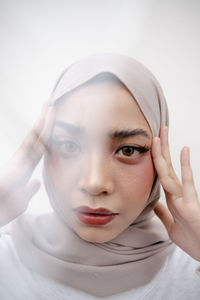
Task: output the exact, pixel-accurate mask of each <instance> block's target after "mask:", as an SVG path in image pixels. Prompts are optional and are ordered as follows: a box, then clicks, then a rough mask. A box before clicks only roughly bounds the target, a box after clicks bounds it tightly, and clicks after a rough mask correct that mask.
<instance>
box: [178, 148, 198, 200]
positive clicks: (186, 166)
mask: <svg viewBox="0 0 200 300" xmlns="http://www.w3.org/2000/svg"><path fill="white" fill-rule="evenodd" d="M180 160H181V176H182V184H183V196H184V197H183V199H184V201H185V202H186V201H187V202H191V201H193V199H195V198H196V200H197V192H196V189H195V185H194V179H193V173H192V168H191V165H190V151H189V148H188V147H184V148H183V149H182V151H181V157H180Z"/></svg>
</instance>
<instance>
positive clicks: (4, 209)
mask: <svg viewBox="0 0 200 300" xmlns="http://www.w3.org/2000/svg"><path fill="white" fill-rule="evenodd" d="M132 105H133V102H132ZM55 117H56V112H55V109H54V108H53V107H52V106H51V105H49V104H48V103H47V104H45V105H44V108H43V111H42V113H41V115H40V116H39V119H38V121H37V122H36V124H35V126H34V127H33V128H32V130H31V131H30V133H29V134H28V135H27V137H26V138H25V140H24V142H23V143H22V145H21V146H20V147H19V149H18V150H17V151H16V153H15V154H14V156H13V157H12V158H11V160H10V161H9V162H8V163H7V164H6V165H5V167H4V168H2V169H1V172H0V226H3V225H5V224H7V223H8V222H10V221H12V220H13V219H15V218H16V217H17V216H19V215H21V214H23V213H24V211H25V210H26V208H27V206H28V203H29V201H30V199H31V198H32V196H33V195H34V194H35V193H36V192H37V190H38V189H39V183H38V182H37V181H35V180H32V179H31V175H32V172H33V171H34V169H35V167H36V166H37V164H38V162H39V161H40V159H41V157H42V155H43V154H44V153H45V154H46V156H52V155H54V154H53V153H52V150H50V149H49V147H48V144H49V141H50V140H51V139H50V138H51V133H52V129H53V126H54V124H55ZM90 117H91V116H90ZM83 120H84V119H83ZM92 125H93V124H92ZM101 125H103V126H104V122H102V123H101ZM96 145H98V143H97V144H96ZM97 150H98V151H99V149H98V148H97ZM98 151H97V152H96V151H95V153H98ZM151 151H152V158H153V164H154V167H155V170H156V172H157V174H158V178H159V180H160V183H161V185H162V187H163V189H164V191H165V195H166V205H163V204H161V203H159V202H158V204H157V206H156V208H155V213H156V214H157V215H158V217H160V219H161V220H162V222H163V224H164V225H165V227H166V229H167V231H168V234H169V237H170V238H171V239H172V240H173V242H174V243H176V244H177V245H178V246H179V247H181V248H182V249H183V250H184V251H185V252H187V253H188V254H189V255H190V256H191V257H193V258H195V259H196V260H199V261H200V251H199V250H200V230H199V229H200V204H199V201H198V196H197V192H196V189H195V185H194V180H193V175H192V169H191V166H190V155H189V148H188V147H184V148H183V149H182V151H181V155H180V163H181V181H180V180H179V179H178V178H177V176H176V173H175V171H174V169H173V166H172V163H171V158H170V150H169V144H168V128H167V127H163V128H162V129H161V132H160V136H159V137H153V139H152V150H151ZM106 153H107V154H108V153H110V152H109V151H107V152H106ZM145 155H146V154H145ZM147 156H148V155H147ZM92 157H93V156H92ZM92 157H91V156H90V157H88V160H90V164H89V166H90V168H89V169H88V172H89V174H94V175H95V176H93V178H99V177H97V175H98V174H101V172H102V170H103V168H104V167H105V166H107V165H106V164H104V165H101V164H100V163H99V162H98V160H94V159H92V160H91V158H92ZM100 157H101V156H100ZM114 157H115V158H114ZM52 158H53V157H52ZM99 159H100V158H99ZM86 161H87V160H86ZM111 161H112V162H113V163H112V164H111V165H110V164H109V170H112V167H113V165H115V163H116V164H117V165H119V164H120V163H121V162H120V161H118V159H117V158H116V156H112V159H111ZM92 162H93V163H94V162H96V163H97V162H98V164H97V166H98V168H97V169H96V171H95V172H94V171H93V172H94V173H91V170H92V169H93V170H94V168H92V165H93V163H92ZM51 164H52V165H53V160H52V163H51ZM149 164H150V170H152V161H151V162H150V161H149ZM123 165H124V168H125V169H129V168H130V169H131V168H132V167H133V168H135V166H132V165H126V164H123ZM83 166H84V165H83ZM83 166H82V168H81V172H83V170H84V168H83ZM49 168H50V167H49ZM49 171H50V170H49ZM100 171H101V172H100ZM150 173H151V176H152V172H150ZM126 174H127V173H126ZM118 175H119V176H120V174H118ZM129 175H130V174H129ZM141 176H142V175H141ZM151 176H150V177H151ZM85 178H86V179H87V180H86V181H84V180H83V177H82V181H79V187H80V189H82V192H84V194H85V197H87V199H90V202H89V203H88V204H91V205H92V204H93V205H96V204H95V203H96V202H95V200H98V199H99V198H98V196H97V197H95V198H94V197H93V198H88V191H87V189H86V186H87V184H86V183H88V182H90V186H93V188H94V187H96V186H101V184H102V182H103V180H102V177H101V176H100V179H101V180H100V182H101V184H99V183H98V181H97V180H94V181H93V184H91V181H90V180H89V178H91V177H88V176H86V177H85ZM105 178H110V171H109V172H107V174H106V177H105ZM111 179H112V177H111ZM122 180H123V181H124V180H125V179H124V178H123V179H122ZM126 180H128V181H129V177H126ZM123 181H122V183H123ZM95 182H96V183H95ZM108 182H112V181H108ZM94 183H95V184H94ZM65 184H67V185H68V183H66V182H65ZM147 186H148V185H147ZM147 186H146V194H145V193H144V194H143V195H142V196H143V198H142V199H143V201H142V204H141V203H138V205H139V208H137V212H134V214H135V216H136V215H138V213H139V211H140V210H141V209H142V208H143V206H144V205H145V200H144V199H147V194H148V188H147ZM107 191H113V185H110V184H109V185H107ZM105 194H106V193H104V197H103V199H104V200H105V199H107V198H108V197H109V194H107V196H108V197H107V198H106V197H105ZM145 196H146V198H145ZM82 199H83V198H82ZM117 200H119V198H118V199H117ZM87 201H89V200H87ZM61 203H62V201H61ZM113 203H114V200H113V202H112V205H113V206H112V209H118V208H119V209H121V215H123V213H124V214H125V213H126V212H125V211H124V210H123V209H122V207H121V206H120V205H119V203H120V201H119V202H117V203H118V204H117V205H116V206H114V204H113ZM76 204H78V203H77V202H76ZM97 204H99V202H97ZM103 205H104V206H105V205H108V204H107V201H106V202H105V201H104V202H103V203H101V206H103ZM109 205H111V204H109ZM127 214H128V212H127ZM120 218H121V221H122V217H119V218H118V220H119V219H120ZM124 222H125V221H124ZM122 223H123V222H122ZM122 223H121V225H122ZM121 225H120V226H121ZM123 225H125V224H124V223H123ZM121 228H122V227H121Z"/></svg>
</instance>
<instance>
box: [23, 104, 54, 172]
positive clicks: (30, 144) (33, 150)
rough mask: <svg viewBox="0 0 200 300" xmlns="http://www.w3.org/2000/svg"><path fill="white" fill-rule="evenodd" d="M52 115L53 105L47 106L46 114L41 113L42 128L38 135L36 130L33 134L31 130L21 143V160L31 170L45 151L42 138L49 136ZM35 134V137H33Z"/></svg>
mask: <svg viewBox="0 0 200 300" xmlns="http://www.w3.org/2000/svg"><path fill="white" fill-rule="evenodd" d="M44 112H45V108H44V110H43V114H44ZM52 115H53V107H52V106H49V107H48V109H47V111H46V116H45V117H44V115H43V117H42V119H43V129H42V131H41V132H40V136H38V134H39V133H38V132H36V133H35V134H33V132H31V133H30V135H29V137H28V139H27V141H26V143H25V144H24V145H23V147H22V149H21V152H22V157H21V160H24V162H25V164H26V166H27V168H32V171H33V168H35V166H36V165H37V163H38V162H39V161H40V159H41V157H42V155H43V153H44V151H45V144H44V139H47V137H49V134H50V131H51V127H52V123H53V117H52ZM50 121H51V122H50ZM50 125H51V126H50ZM33 130H34V129H33ZM33 130H32V131H33ZM36 136H37V139H36V138H35V137H36Z"/></svg>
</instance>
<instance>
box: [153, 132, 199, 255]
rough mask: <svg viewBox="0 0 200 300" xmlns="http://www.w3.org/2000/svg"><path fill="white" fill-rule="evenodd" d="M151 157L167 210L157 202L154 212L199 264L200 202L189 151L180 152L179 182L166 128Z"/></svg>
mask: <svg viewBox="0 0 200 300" xmlns="http://www.w3.org/2000/svg"><path fill="white" fill-rule="evenodd" d="M152 156H153V160H154V164H155V168H156V171H157V174H158V178H159V181H160V183H161V185H162V187H163V189H164V192H165V195H166V202H167V206H168V208H167V207H166V206H165V205H163V204H162V203H160V202H159V203H157V205H156V207H155V209H154V210H155V213H156V214H157V215H158V217H159V218H160V219H161V220H162V222H163V223H164V225H165V227H166V229H167V231H168V234H169V237H170V238H171V240H172V241H173V242H174V243H176V244H177V245H178V246H179V247H180V248H182V249H183V250H184V251H185V252H187V253H188V254H189V255H190V256H192V257H193V258H195V259H196V260H199V261H200V203H199V201H198V195H197V192H196V189H195V186H194V181H193V175H192V169H191V166H190V155H189V149H188V148H187V147H184V148H183V149H182V151H181V157H180V161H181V174H182V182H180V181H179V179H178V177H177V176H176V174H175V172H174V169H173V166H172V163H171V157H170V152H169V145H168V128H167V127H163V128H162V129H161V134H160V138H158V137H155V138H154V139H153V145H152Z"/></svg>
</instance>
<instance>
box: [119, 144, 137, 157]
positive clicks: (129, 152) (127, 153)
mask: <svg viewBox="0 0 200 300" xmlns="http://www.w3.org/2000/svg"><path fill="white" fill-rule="evenodd" d="M121 152H122V154H123V155H125V156H131V155H133V153H134V152H135V149H134V148H133V147H128V146H126V147H123V148H122V149H121Z"/></svg>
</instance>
